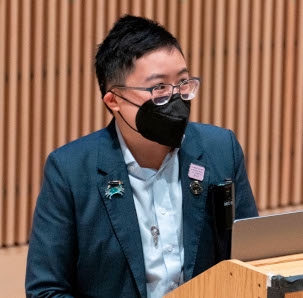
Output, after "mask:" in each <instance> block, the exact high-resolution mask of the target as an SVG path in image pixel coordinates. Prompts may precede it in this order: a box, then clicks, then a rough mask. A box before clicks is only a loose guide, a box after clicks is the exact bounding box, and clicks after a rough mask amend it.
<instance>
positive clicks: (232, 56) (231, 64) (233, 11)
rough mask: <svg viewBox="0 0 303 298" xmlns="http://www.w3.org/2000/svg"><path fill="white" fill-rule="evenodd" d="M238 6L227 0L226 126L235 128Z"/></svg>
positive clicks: (235, 2)
mask: <svg viewBox="0 0 303 298" xmlns="http://www.w3.org/2000/svg"><path fill="white" fill-rule="evenodd" d="M237 8H238V1H237V0H231V1H228V2H227V11H228V15H227V26H226V49H227V53H226V55H227V57H226V70H225V76H226V79H225V82H226V83H225V97H224V106H225V111H226V112H225V115H224V118H225V122H224V126H225V127H226V128H229V129H233V128H234V126H235V106H236V92H235V91H236V90H235V89H236V65H237V63H236V52H237Z"/></svg>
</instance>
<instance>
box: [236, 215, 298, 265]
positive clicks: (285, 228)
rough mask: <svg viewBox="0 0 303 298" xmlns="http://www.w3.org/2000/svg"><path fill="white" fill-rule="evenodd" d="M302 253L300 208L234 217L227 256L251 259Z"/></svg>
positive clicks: (243, 259)
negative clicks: (295, 210)
mask: <svg viewBox="0 0 303 298" xmlns="http://www.w3.org/2000/svg"><path fill="white" fill-rule="evenodd" d="M297 253H303V211H297V212H289V213H282V214H275V215H268V216H260V217H253V218H246V219H240V220H235V222H234V224H233V228H232V244H231V258H232V259H238V260H241V261H252V260H259V259H266V258H273V257H278V256H285V255H291V254H297Z"/></svg>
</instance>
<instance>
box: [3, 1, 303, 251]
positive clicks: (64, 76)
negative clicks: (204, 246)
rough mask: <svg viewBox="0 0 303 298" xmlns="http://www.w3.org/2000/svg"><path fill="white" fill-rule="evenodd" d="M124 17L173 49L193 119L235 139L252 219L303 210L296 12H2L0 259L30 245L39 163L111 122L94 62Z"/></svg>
mask: <svg viewBox="0 0 303 298" xmlns="http://www.w3.org/2000/svg"><path fill="white" fill-rule="evenodd" d="M124 13H130V14H135V15H141V16H146V17H149V18H153V19H155V20H157V21H159V22H160V23H161V24H163V25H164V26H165V27H166V28H167V29H168V30H170V31H171V32H172V33H173V34H174V35H175V36H176V37H177V38H178V39H179V41H180V43H181V45H182V47H183V49H184V53H185V55H186V59H187V61H188V64H189V67H190V70H191V73H192V75H193V76H199V77H201V79H202V86H201V90H200V94H199V96H198V98H196V99H195V100H194V101H193V105H192V114H191V119H192V120H193V121H198V122H205V123H212V124H216V125H219V126H223V127H226V128H230V129H232V130H234V131H235V133H236V134H237V136H238V138H239V141H240V143H241V145H242V147H243V149H244V152H245V155H246V158H247V169H248V174H249V178H250V181H251V184H252V188H253V191H254V194H255V198H256V201H257V205H258V208H259V210H260V211H261V212H262V211H267V210H277V209H276V208H281V207H284V206H286V207H287V206H295V207H297V208H300V206H301V205H302V204H303V188H302V184H303V158H302V155H303V151H302V148H303V1H301V0H297V1H295V0H145V1H144V0H109V1H105V0H85V1H84V0H82V1H81V0H0V247H1V246H12V245H18V244H23V243H26V242H27V241H28V235H29V230H30V225H31V217H32V212H33V208H34V206H35V201H36V197H37V195H38V193H39V189H40V183H41V177H42V169H43V164H44V161H45V159H46V156H47V155H48V153H49V152H50V151H51V150H53V149H54V148H56V147H58V146H60V145H63V144H64V143H66V142H68V141H70V140H73V139H75V138H78V137H79V136H82V135H85V134H88V133H89V132H91V131H94V130H97V129H100V128H102V127H104V126H105V125H106V124H107V123H108V122H109V120H110V118H111V116H110V115H109V114H108V112H107V111H106V109H105V108H104V106H103V103H102V100H101V96H100V94H99V90H98V87H97V84H96V79H95V74H94V67H93V63H94V55H95V50H96V46H97V44H98V43H100V42H101V41H102V40H103V38H104V37H105V36H106V34H107V32H108V30H109V29H110V28H111V27H112V24H113V22H114V21H115V20H116V19H117V18H118V17H119V16H121V15H122V14H124Z"/></svg>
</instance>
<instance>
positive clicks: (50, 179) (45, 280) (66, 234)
mask: <svg viewBox="0 0 303 298" xmlns="http://www.w3.org/2000/svg"><path fill="white" fill-rule="evenodd" d="M76 247H77V244H76V230H75V220H74V204H73V197H72V194H71V191H70V188H69V184H68V181H67V180H66V178H65V175H64V170H63V167H62V165H61V164H60V162H59V160H58V158H57V157H56V153H54V152H53V153H51V154H50V155H49V157H48V159H47V161H46V164H45V169H44V178H43V183H42V188H41V192H40V194H39V196H38V199H37V203H36V208H35V212H34V219H33V227H32V233H31V237H30V243H29V251H28V258H27V268H26V281H25V286H26V296H27V297H32V298H33V297H73V294H72V292H73V284H74V279H75V266H76V256H77V251H76Z"/></svg>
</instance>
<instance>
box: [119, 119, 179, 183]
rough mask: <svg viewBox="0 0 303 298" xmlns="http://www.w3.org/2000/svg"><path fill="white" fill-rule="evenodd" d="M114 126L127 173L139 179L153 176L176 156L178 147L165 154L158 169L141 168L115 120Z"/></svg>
mask: <svg viewBox="0 0 303 298" xmlns="http://www.w3.org/2000/svg"><path fill="white" fill-rule="evenodd" d="M115 127H116V132H117V136H118V140H119V143H120V147H121V151H122V154H123V158H124V161H125V164H126V166H127V171H128V174H129V175H132V176H134V177H136V178H138V179H141V180H148V179H150V178H152V177H153V176H155V175H156V174H157V173H160V172H161V171H162V170H163V169H164V168H165V167H166V166H167V164H168V163H169V162H170V161H172V160H174V158H178V156H177V155H178V152H179V148H175V149H174V150H172V151H171V152H169V153H168V154H167V155H166V157H165V158H164V160H163V162H162V165H161V167H160V169H159V170H158V171H157V170H156V169H151V168H141V167H140V165H139V164H138V163H137V161H136V160H135V158H134V156H133V155H132V153H131V152H130V150H129V149H128V147H127V145H126V143H125V141H124V139H123V136H122V134H121V131H120V129H119V126H118V124H117V122H115Z"/></svg>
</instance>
